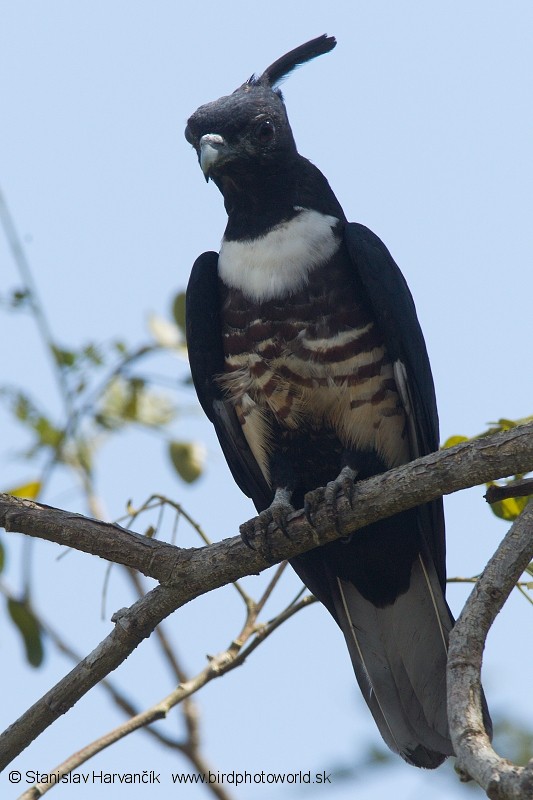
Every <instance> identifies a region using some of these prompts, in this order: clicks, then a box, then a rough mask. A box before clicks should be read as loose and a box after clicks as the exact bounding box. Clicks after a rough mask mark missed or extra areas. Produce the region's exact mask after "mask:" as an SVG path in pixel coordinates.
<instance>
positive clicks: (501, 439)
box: [0, 423, 533, 769]
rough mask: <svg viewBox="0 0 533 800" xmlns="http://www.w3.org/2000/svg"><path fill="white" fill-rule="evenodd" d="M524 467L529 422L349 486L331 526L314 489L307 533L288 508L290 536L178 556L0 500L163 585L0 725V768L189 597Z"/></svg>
mask: <svg viewBox="0 0 533 800" xmlns="http://www.w3.org/2000/svg"><path fill="white" fill-rule="evenodd" d="M532 469H533V423H531V424H529V425H523V426H520V427H517V428H514V429H513V430H511V431H508V432H506V433H500V434H495V435H494V436H491V437H486V438H483V439H479V440H477V441H473V442H468V443H465V444H462V445H458V446H457V447H455V448H450V449H449V450H444V451H441V452H438V453H433V454H431V455H429V456H425V457H424V458H421V459H418V460H417V461H414V462H412V463H410V464H406V465H405V466H403V467H398V468H397V469H394V470H391V471H390V472H388V473H385V474H383V475H378V476H376V477H375V478H371V479H370V480H367V481H364V482H361V483H357V484H356V486H355V487H354V492H353V498H352V505H351V504H350V501H349V499H348V498H347V497H345V496H342V495H341V496H340V497H339V499H338V503H337V511H338V514H337V520H336V521H335V520H333V519H331V518H330V517H329V516H328V513H327V508H326V504H325V503H324V502H323V498H324V490H323V489H317V490H316V491H315V492H313V499H314V501H315V503H314V505H315V509H316V510H315V513H314V515H313V518H314V522H315V527H311V526H310V524H309V523H308V522H307V520H306V518H305V515H304V513H303V511H298V512H295V513H294V514H292V515H291V517H290V518H289V523H288V530H289V533H290V539H288V538H287V537H286V536H285V535H284V534H283V533H282V532H281V531H280V530H278V529H277V528H275V526H271V528H270V530H269V535H268V539H267V540H262V539H260V540H258V541H257V542H256V545H257V547H256V549H255V550H251V549H249V548H247V547H246V546H245V545H244V544H243V542H242V541H241V539H240V538H239V537H234V538H232V539H226V540H224V541H222V542H220V543H217V544H213V545H209V546H208V547H203V548H199V549H196V548H194V549H188V550H184V549H180V548H177V547H173V546H172V545H169V544H165V543H163V542H157V541H154V540H151V539H147V538H145V537H142V536H139V535H138V534H134V533H130V532H129V531H126V530H124V529H123V528H120V527H119V526H113V525H107V524H105V523H101V522H96V521H94V520H89V519H86V518H83V517H80V516H79V515H76V514H71V513H67V512H64V511H58V510H56V509H51V508H49V507H47V506H41V505H38V504H36V503H32V502H31V501H25V500H20V499H17V498H13V497H11V496H9V495H2V496H0V524H1V525H3V526H4V527H5V528H6V530H8V531H14V530H18V531H22V532H24V533H27V534H28V535H32V536H39V537H41V538H44V539H48V540H50V541H55V542H57V543H59V544H63V545H68V546H71V547H75V548H76V549H78V550H82V551H85V552H89V553H93V554H95V555H98V556H100V557H102V558H106V559H108V560H110V561H116V562H118V563H121V564H125V565H126V566H129V567H134V568H137V569H139V570H140V571H141V572H143V573H144V574H146V575H150V576H152V577H154V578H156V579H157V580H159V581H161V582H162V583H164V584H165V585H163V586H159V587H157V588H156V589H154V590H153V591H152V592H150V593H149V594H148V595H146V597H144V598H143V599H142V600H139V601H137V602H136V603H135V604H134V605H132V606H131V607H130V608H129V609H126V610H122V611H121V612H118V613H117V614H115V616H114V618H113V621H114V622H115V628H114V630H113V631H112V632H111V633H110V634H109V635H108V636H107V637H106V638H105V639H104V640H103V641H102V642H101V643H100V645H98V647H96V648H95V650H94V651H93V652H92V653H91V654H90V655H88V656H87V657H86V658H85V659H84V660H83V661H82V662H81V663H80V664H79V665H78V666H77V667H76V668H75V669H74V670H72V672H70V673H69V674H68V675H67V676H66V677H65V678H63V679H62V680H61V681H59V683H58V684H56V686H55V687H54V688H53V689H51V690H50V692H48V694H47V695H45V696H44V697H43V698H42V699H41V700H39V701H38V702H37V703H36V704H35V705H34V706H33V707H32V708H31V709H29V710H28V711H27V712H26V713H25V714H24V715H23V716H22V717H21V718H20V719H19V720H17V722H15V723H14V724H13V725H12V726H11V727H10V728H8V729H7V731H6V732H5V733H4V734H3V735H2V736H1V737H0V753H1V755H0V769H2V768H3V767H4V766H6V765H7V764H9V763H10V761H11V760H12V759H13V758H14V757H15V756H16V755H18V754H19V753H20V752H21V751H22V750H23V749H24V748H25V747H26V746H27V745H28V744H29V743H30V742H31V741H32V740H33V739H34V738H36V737H37V736H38V735H39V734H40V733H41V732H42V731H43V730H45V728H46V727H48V725H50V724H51V723H52V722H53V721H54V720H55V719H57V717H59V716H60V715H61V714H63V713H65V712H66V711H67V710H68V709H69V708H71V707H72V705H74V703H75V702H76V701H77V700H79V699H80V697H82V696H83V695H84V694H85V693H86V692H87V691H89V689H91V688H92V687H93V686H95V685H96V684H97V683H98V681H100V680H101V679H102V678H103V677H105V676H106V675H108V674H109V673H110V672H111V671H112V670H113V669H115V668H116V667H117V666H118V665H119V664H121V663H122V662H123V661H124V660H125V659H126V658H127V656H128V655H129V654H130V653H131V652H132V651H133V650H134V649H135V647H137V645H138V644H139V643H140V642H141V641H142V639H143V638H145V637H147V636H149V635H150V634H151V632H152V631H153V630H154V628H155V627H156V626H157V625H158V624H159V623H160V622H161V621H162V620H163V619H164V618H165V617H167V616H168V615H169V614H171V613H172V612H173V611H175V610H176V609H177V608H179V607H180V606H182V605H184V604H185V603H187V602H189V601H190V600H192V599H194V598H195V597H197V596H199V595H201V594H204V593H206V592H209V591H212V590H213V589H216V588H219V587H220V586H223V585H225V584H227V583H230V582H234V581H235V580H237V579H239V578H241V577H243V576H245V575H250V574H255V573H258V572H260V571H261V570H263V569H265V568H266V567H268V566H270V565H271V564H273V563H276V562H278V561H282V560H284V559H289V558H292V557H294V556H295V555H297V554H298V553H301V552H304V551H306V550H309V549H310V548H312V547H315V546H317V545H320V544H325V543H326V542H329V541H333V540H334V539H336V538H338V537H339V536H341V535H343V534H345V533H348V532H351V531H354V530H356V529H358V528H361V527H363V526H365V525H368V524H370V523H372V522H375V521H377V520H378V519H382V518H383V517H386V516H390V515H391V514H395V513H397V512H399V511H402V510H404V509H407V508H410V507H412V506H415V505H418V504H420V503H424V502H427V501H429V500H432V499H435V498H436V497H439V496H440V495H442V494H448V493H451V492H454V491H457V490H458V489H462V488H466V487H469V486H473V485H476V484H478V483H482V482H485V481H489V480H494V479H496V478H500V477H504V476H507V475H511V474H516V473H525V472H528V471H530V470H532ZM352 506H353V507H352Z"/></svg>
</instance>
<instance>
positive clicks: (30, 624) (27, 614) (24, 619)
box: [7, 599, 44, 667]
mask: <svg viewBox="0 0 533 800" xmlns="http://www.w3.org/2000/svg"><path fill="white" fill-rule="evenodd" d="M7 610H8V612H9V616H10V617H11V619H12V620H13V622H14V623H15V625H16V627H17V628H18V630H19V633H20V635H21V636H22V641H23V642H24V647H25V649H26V658H27V659H28V661H29V663H30V664H31V666H32V667H39V666H40V665H41V664H42V661H43V656H44V650H43V644H42V641H41V629H40V627H39V623H38V622H37V620H36V619H35V616H34V614H33V612H32V610H31V608H30V607H29V605H28V604H27V603H26V602H24V601H21V600H13V599H9V600H8V601H7Z"/></svg>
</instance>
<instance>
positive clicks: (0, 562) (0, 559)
mask: <svg viewBox="0 0 533 800" xmlns="http://www.w3.org/2000/svg"><path fill="white" fill-rule="evenodd" d="M5 565H6V549H5V547H4V545H3V544H2V541H1V540H0V572H3V571H4V567H5Z"/></svg>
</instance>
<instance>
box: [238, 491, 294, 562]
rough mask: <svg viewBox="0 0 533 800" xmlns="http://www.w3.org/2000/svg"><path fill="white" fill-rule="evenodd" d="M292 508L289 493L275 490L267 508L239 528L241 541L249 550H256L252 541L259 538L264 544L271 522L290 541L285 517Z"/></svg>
mask: <svg viewBox="0 0 533 800" xmlns="http://www.w3.org/2000/svg"><path fill="white" fill-rule="evenodd" d="M293 511H294V508H293V506H292V504H291V502H290V492H289V491H288V490H287V489H277V490H276V494H275V497H274V500H273V501H272V503H271V504H270V506H269V507H268V508H266V509H265V510H264V511H261V513H260V514H259V515H258V516H257V517H256V518H255V519H252V520H249V521H248V522H244V523H243V524H242V525H241V526H240V533H241V539H242V540H243V542H244V544H245V545H246V546H247V547H249V548H250V549H251V550H256V549H257V548H256V546H255V543H254V540H255V539H257V538H258V537H260V538H261V539H262V540H263V541H265V542H266V540H267V537H268V526H269V525H270V524H271V523H272V522H273V523H274V524H275V525H276V526H277V527H278V528H279V529H280V530H281V531H282V532H283V534H284V535H285V536H286V537H287V539H290V535H289V530H288V527H287V517H288V516H289V514H292V512H293Z"/></svg>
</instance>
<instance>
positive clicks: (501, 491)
mask: <svg viewBox="0 0 533 800" xmlns="http://www.w3.org/2000/svg"><path fill="white" fill-rule="evenodd" d="M530 494H533V478H523V479H522V480H520V481H511V483H508V484H507V485H506V486H497V485H496V484H494V485H492V486H489V487H488V489H487V491H486V492H485V494H484V495H483V497H484V498H485V500H486V501H487V503H490V504H491V505H492V503H498V502H500V501H501V500H507V499H509V498H510V497H528V496H529V495H530Z"/></svg>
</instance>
